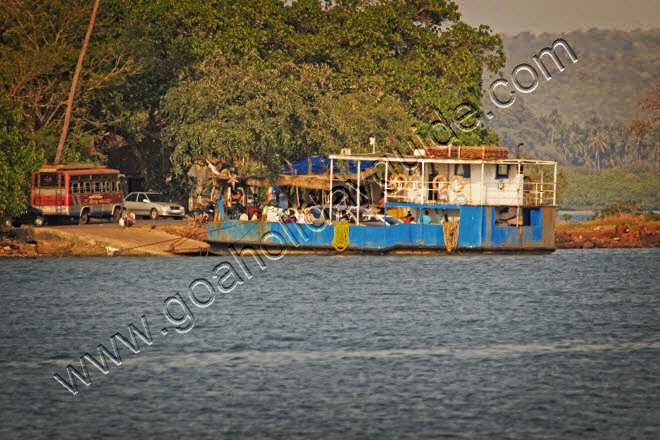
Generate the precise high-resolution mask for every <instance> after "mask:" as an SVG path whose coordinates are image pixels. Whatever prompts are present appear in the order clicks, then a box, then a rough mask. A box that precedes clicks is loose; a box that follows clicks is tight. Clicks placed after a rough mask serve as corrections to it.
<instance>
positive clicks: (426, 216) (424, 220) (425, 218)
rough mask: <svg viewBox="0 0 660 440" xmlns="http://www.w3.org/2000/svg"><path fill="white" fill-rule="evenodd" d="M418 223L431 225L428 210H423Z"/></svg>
mask: <svg viewBox="0 0 660 440" xmlns="http://www.w3.org/2000/svg"><path fill="white" fill-rule="evenodd" d="M419 222H420V223H421V224H423V225H430V224H431V216H430V215H429V210H428V209H425V210H424V215H422V217H421V218H420V219H419Z"/></svg>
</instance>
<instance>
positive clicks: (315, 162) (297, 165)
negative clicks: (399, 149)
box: [280, 156, 376, 174]
mask: <svg viewBox="0 0 660 440" xmlns="http://www.w3.org/2000/svg"><path fill="white" fill-rule="evenodd" d="M375 163H376V161H373V160H364V161H362V162H360V170H362V171H364V170H365V169H367V168H370V167H372V166H374V164H375ZM292 165H293V169H294V170H295V173H296V174H308V172H307V170H308V169H309V167H308V163H307V159H302V160H298V161H295V162H293V163H292ZM329 169H330V159H329V158H328V157H325V156H312V174H323V173H325V172H326V171H328V170H329ZM348 169H349V171H350V172H351V173H357V161H354V160H349V161H348ZM280 172H282V173H291V169H290V168H289V167H284V168H282V169H281V170H280ZM334 172H335V173H338V172H339V168H336V167H335V170H334Z"/></svg>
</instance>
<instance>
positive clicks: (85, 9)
mask: <svg viewBox="0 0 660 440" xmlns="http://www.w3.org/2000/svg"><path fill="white" fill-rule="evenodd" d="M117 4H121V2H118V1H117V0H109V1H107V2H104V3H103V4H102V6H103V7H101V9H100V13H99V19H98V20H97V25H96V27H95V33H94V38H92V40H91V41H90V45H89V51H88V57H87V58H86V60H85V64H84V66H83V67H84V69H83V74H82V76H81V83H80V87H79V89H78V90H79V93H78V95H77V97H76V99H75V101H74V102H73V108H72V112H73V119H72V121H73V123H72V127H71V136H70V137H69V141H68V143H67V145H70V146H71V147H73V148H74V149H77V150H79V151H86V150H87V149H88V147H89V143H90V141H91V140H92V139H93V138H94V137H95V136H96V135H98V134H100V133H103V131H104V129H105V128H107V125H108V123H109V122H110V121H114V120H116V119H115V118H117V119H118V120H121V119H122V117H121V116H122V111H121V110H118V109H119V107H121V101H122V99H121V98H118V97H117V95H116V90H118V89H119V88H120V85H121V84H122V82H123V81H124V80H125V75H126V74H129V73H134V72H135V71H136V68H137V67H136V64H135V62H134V61H133V60H131V59H129V58H127V57H126V53H125V52H124V51H122V49H121V47H120V45H119V43H118V41H117V29H116V25H117V23H116V21H117V19H118V17H117V15H115V13H117V10H116V7H117ZM91 6H92V4H91V2H90V1H89V0H72V1H66V2H65V1H62V0H6V1H2V2H0V90H1V91H3V92H4V93H5V94H6V95H7V96H8V97H9V98H10V99H11V101H12V102H13V103H15V104H18V103H21V106H20V111H21V127H20V129H21V131H23V132H24V133H25V134H26V135H27V136H29V138H30V139H31V140H33V141H34V142H35V143H36V144H37V146H38V147H39V148H42V149H44V151H45V153H46V157H48V158H50V159H51V160H52V158H54V156H55V154H56V146H57V138H58V137H59V134H60V133H61V131H62V130H61V128H62V124H63V120H64V112H65V107H66V102H67V96H68V94H69V90H70V85H71V79H72V76H73V71H74V67H75V66H76V60H77V59H78V55H79V54H80V50H81V47H82V44H83V41H84V35H85V30H86V29H87V27H88V23H89V17H90V13H91ZM113 28H114V29H113Z"/></svg>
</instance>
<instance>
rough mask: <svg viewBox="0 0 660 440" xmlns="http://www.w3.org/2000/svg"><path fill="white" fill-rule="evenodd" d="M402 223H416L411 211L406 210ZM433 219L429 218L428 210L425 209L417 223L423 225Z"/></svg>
mask: <svg viewBox="0 0 660 440" xmlns="http://www.w3.org/2000/svg"><path fill="white" fill-rule="evenodd" d="M403 222H404V223H417V222H416V221H415V217H413V215H412V213H411V212H410V211H408V213H407V214H406V216H405V217H404V218H403ZM432 222H433V221H432V220H431V216H430V215H429V210H428V209H425V210H424V214H423V215H422V216H421V217H420V219H419V223H421V224H423V225H430V224H431V223H432Z"/></svg>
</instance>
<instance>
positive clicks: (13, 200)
mask: <svg viewBox="0 0 660 440" xmlns="http://www.w3.org/2000/svg"><path fill="white" fill-rule="evenodd" d="M18 127H19V112H18V111H16V110H15V109H14V108H13V107H12V105H11V102H10V101H9V99H8V98H7V97H6V96H5V95H4V94H2V93H0V208H1V209H2V210H3V211H4V213H5V214H6V215H7V216H9V217H15V216H17V215H19V214H21V213H22V212H23V211H24V210H25V205H26V204H27V203H28V199H27V194H28V188H29V178H30V174H31V173H32V172H33V171H36V170H38V169H39V167H40V166H41V165H43V163H44V160H43V152H42V151H41V150H39V149H37V148H36V147H35V145H34V143H33V142H26V141H25V139H24V138H23V136H22V135H21V133H20V131H19V129H18Z"/></svg>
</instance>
